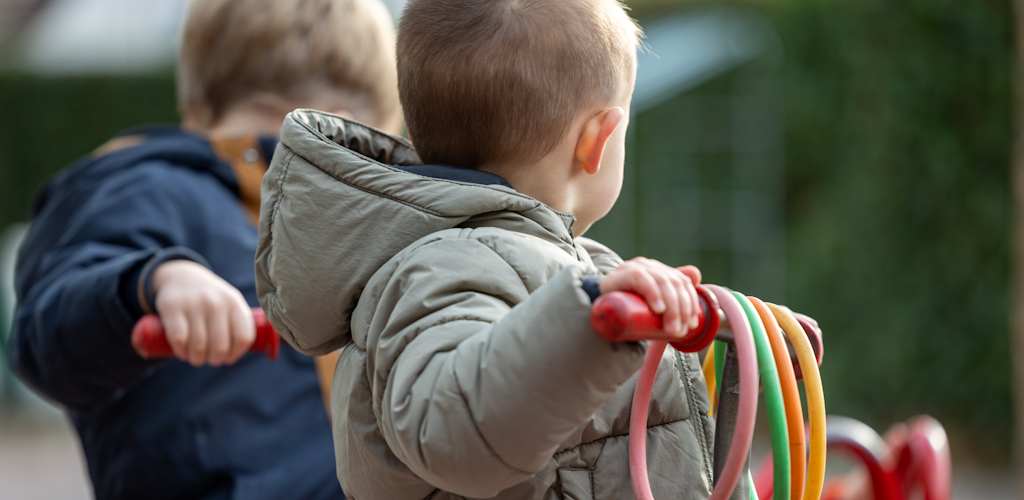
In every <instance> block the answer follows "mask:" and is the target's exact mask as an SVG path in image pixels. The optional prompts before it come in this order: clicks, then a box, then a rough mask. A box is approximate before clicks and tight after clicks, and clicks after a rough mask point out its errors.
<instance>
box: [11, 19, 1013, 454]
mask: <svg viewBox="0 0 1024 500" xmlns="http://www.w3.org/2000/svg"><path fill="white" fill-rule="evenodd" d="M681 3H686V2H677V1H672V0H648V1H646V2H645V1H643V0H634V1H633V2H630V4H631V5H632V6H633V7H634V9H635V12H636V14H637V15H638V16H644V15H654V14H656V13H657V12H658V10H659V9H663V8H678V5H679V4H681ZM686 4H687V5H692V4H693V3H692V2H689V3H686ZM700 5H702V6H703V5H706V3H701V4H700ZM747 7H749V8H752V9H755V10H758V11H760V12H763V13H764V15H765V16H766V17H768V18H769V19H770V20H771V21H772V22H773V23H774V25H775V27H776V29H777V30H778V32H779V34H780V36H781V38H782V42H783V46H784V48H785V54H786V59H785V70H784V71H785V74H784V77H785V83H784V85H785V106H786V112H785V126H786V129H785V147H786V174H785V175H786V229H787V243H786V245H787V252H788V258H787V276H786V282H787V292H786V296H787V302H788V304H789V305H790V306H792V307H793V308H795V309H797V310H800V311H805V312H807V313H809V314H811V315H813V316H815V317H816V318H817V319H818V320H819V321H820V322H821V324H822V325H823V327H824V329H825V333H826V356H825V366H824V368H823V375H824V378H825V383H826V395H827V398H828V399H827V403H828V409H829V411H830V412H831V413H842V414H846V415H850V416H853V417H857V418H861V419H864V420H866V421H868V422H869V423H871V424H873V425H875V426H876V427H877V428H879V429H880V430H882V429H884V427H885V426H886V425H887V424H888V422H891V421H895V420H903V419H905V418H907V417H909V416H910V415H912V414H915V413H930V414H933V415H935V416H937V417H939V418H940V419H942V420H943V422H944V423H946V424H947V426H948V427H949V428H950V429H951V430H952V431H953V435H954V438H955V440H954V445H956V444H957V443H960V442H964V440H965V439H970V440H972V441H973V442H974V443H976V444H980V445H982V446H981V450H980V451H984V452H985V453H988V454H990V455H992V456H995V457H998V458H1006V457H1007V456H1008V452H1009V447H1010V439H1008V436H1009V435H1010V433H1011V427H1012V425H1011V422H1012V420H1011V419H1012V414H1011V398H1010V384H1011V379H1010V372H1011V370H1010V355H1009V271H1010V241H1011V240H1010V234H1011V226H1010V224H1011V217H1010V216H1011V193H1010V186H1009V164H1010V150H1011V130H1012V118H1013V117H1012V110H1013V105H1012V104H1013V99H1012V67H1013V66H1012V61H1013V52H1012V48H1013V36H1012V30H1011V22H1012V21H1011V20H1012V12H1011V5H1010V3H1009V2H1005V1H1003V2H995V1H979V0H971V1H964V0H961V1H955V0H927V1H926V0H908V1H905V2H899V3H893V2H885V1H883V0H860V1H853V0H846V1H840V0H792V1H788V2H783V1H777V2H770V3H755V4H748V5H747ZM174 120H176V113H175V107H174V92H173V81H172V79H171V78H170V77H169V76H163V77H161V76H156V77H145V78H142V77H132V78H74V79H57V80H53V79H43V78H33V77H26V76H11V75H8V76H0V225H4V224H6V223H9V222H12V221H17V220H23V219H24V218H25V214H26V206H27V203H28V201H29V199H30V197H31V194H32V192H33V191H34V190H35V189H36V188H37V187H38V186H39V185H40V184H41V183H42V181H43V180H44V179H45V178H46V177H47V176H48V175H50V174H51V173H52V172H54V171H56V170H57V169H59V168H61V167H62V166H64V165H65V164H67V163H69V162H70V161H72V160H73V159H74V158H76V157H77V156H79V155H81V154H83V153H85V152H88V151H90V150H91V149H93V148H95V147H96V146H98V145H99V144H101V143H102V142H103V141H104V140H106V139H107V138H108V137H109V136H110V135H111V134H113V133H115V132H116V131H118V130H120V129H122V128H124V127H128V126H131V125H135V124H137V123H140V122H153V121H174ZM726 284H727V283H726ZM956 438H959V439H956ZM973 451H976V452H977V451H979V449H975V450H973Z"/></svg>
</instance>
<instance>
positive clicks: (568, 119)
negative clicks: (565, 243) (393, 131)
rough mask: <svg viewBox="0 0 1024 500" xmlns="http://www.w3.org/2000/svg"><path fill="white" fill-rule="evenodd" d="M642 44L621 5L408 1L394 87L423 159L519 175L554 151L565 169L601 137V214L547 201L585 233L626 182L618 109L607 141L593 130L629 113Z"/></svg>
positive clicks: (611, 0) (575, 0) (598, 0)
mask: <svg viewBox="0 0 1024 500" xmlns="http://www.w3.org/2000/svg"><path fill="white" fill-rule="evenodd" d="M639 37H640V30H639V27H638V26H637V25H636V23H635V22H633V20H632V19H630V17H629V16H628V15H627V14H626V12H625V11H624V8H623V6H622V4H621V3H620V2H619V1H618V0H411V1H410V2H409V3H408V5H407V6H406V8H405V11H404V12H403V13H402V20H401V24H400V26H399V33H398V50H397V52H398V53H397V57H398V87H399V96H400V98H401V100H402V106H403V108H404V111H405V118H406V126H407V127H408V129H409V135H410V137H411V138H412V141H413V143H415V145H416V150H417V152H418V153H419V154H420V157H421V158H422V159H423V161H424V162H426V163H446V164H450V165H455V166H459V167H466V168H480V169H486V170H489V171H493V172H495V173H498V174H499V175H503V176H512V177H515V176H516V171H517V170H518V169H521V168H524V167H526V166H530V167H532V166H534V165H536V164H537V163H538V162H540V161H542V160H544V159H545V158H546V157H548V156H549V155H551V154H553V153H554V152H557V151H559V150H560V149H561V150H563V153H567V154H561V155H560V158H561V157H564V158H562V160H565V161H561V163H562V164H565V163H567V162H569V163H571V161H570V157H572V156H573V154H572V153H573V152H575V150H576V149H581V148H582V149H586V146H588V145H589V146H594V142H595V140H596V142H598V143H600V144H598V146H599V147H598V148H597V149H598V151H597V156H596V158H598V159H600V158H601V153H602V151H603V153H604V158H603V161H599V162H598V163H600V166H601V167H602V170H606V171H608V172H607V173H605V174H604V175H602V176H592V177H601V179H602V181H601V182H600V183H597V182H596V179H592V180H588V181H587V182H589V183H590V184H591V185H590V186H589V188H588V189H587V190H586V191H589V193H590V194H591V195H600V196H601V197H603V198H604V201H605V203H604V204H605V205H607V206H587V207H581V206H579V204H578V203H577V204H571V203H570V204H569V205H571V206H567V205H564V204H563V206H562V207H559V206H557V204H558V201H557V200H554V202H553V201H552V200H545V199H542V201H545V202H548V203H549V204H551V205H552V206H555V207H556V208H569V209H573V213H574V214H576V215H577V218H578V219H581V220H580V222H586V224H585V225H583V227H582V228H581V229H585V228H586V226H587V225H589V223H590V222H593V220H596V219H597V218H600V217H601V216H603V215H604V214H605V213H607V211H608V210H609V209H610V208H611V204H612V203H614V199H615V198H616V197H617V196H618V190H619V188H620V186H621V178H622V175H621V169H622V160H623V156H624V154H623V151H622V149H623V143H624V137H625V128H626V127H625V126H624V123H623V124H622V125H623V126H621V127H618V130H616V127H615V126H614V125H617V124H619V123H620V121H621V120H622V119H623V118H622V116H621V113H618V112H614V113H612V114H611V117H610V118H611V119H612V120H611V121H613V122H614V123H609V124H607V125H612V126H611V128H610V129H609V130H607V132H611V131H613V130H614V131H615V134H613V135H612V137H611V138H610V139H609V138H608V137H607V134H605V135H604V136H603V137H601V131H602V130H603V129H604V128H607V127H601V126H600V125H601V123H604V122H605V121H606V118H609V117H608V116H604V115H607V114H608V113H607V112H608V111H610V110H612V109H613V108H615V107H621V108H623V109H624V110H625V113H626V114H628V109H629V102H630V97H631V95H632V88H633V82H634V79H635V75H636V51H637V47H638V45H639ZM599 115H600V116H599ZM592 119H596V121H594V122H593V123H591V124H590V126H588V125H587V123H588V122H589V121H592ZM594 125H596V128H595V126H594ZM590 129H593V130H590ZM588 130H590V131H591V132H592V133H591V135H593V136H595V137H590V138H589V139H588V138H587V137H584V135H587V131H588ZM581 134H582V135H581ZM577 143H579V144H580V145H581V146H580V148H575V147H570V146H576V145H577ZM605 144H607V148H605ZM591 149H592V148H591ZM588 155H589V151H588V152H587V154H584V155H583V156H588ZM576 156H579V155H576ZM589 157H590V158H591V159H593V158H594V156H593V155H589ZM577 163H579V165H578V166H580V167H582V166H583V164H584V163H586V161H585V159H581V161H580V162H577ZM592 170H593V172H592V173H596V172H597V166H596V165H595V166H593V168H592ZM509 180H510V182H512V180H511V179H509ZM548 180H549V181H550V180H552V179H548ZM559 180H562V179H559ZM559 180H556V182H558V181H559ZM564 180H568V179H564ZM584 183H586V182H584ZM512 184H513V186H515V187H516V189H518V190H520V191H524V192H526V190H524V189H522V188H521V187H520V185H519V184H517V183H516V182H512ZM598 184H600V185H598ZM527 194H531V195H534V196H536V195H535V194H534V193H527ZM566 196H570V197H571V195H564V193H563V195H562V196H553V197H556V198H557V197H561V198H564V197H566ZM577 198H578V196H577ZM591 198H595V196H591ZM591 205H594V204H593V203H591ZM581 210H582V211H583V212H594V213H593V214H581V213H580V212H581ZM581 215H583V216H584V217H581ZM584 218H589V219H592V220H589V221H586V220H583V219H584Z"/></svg>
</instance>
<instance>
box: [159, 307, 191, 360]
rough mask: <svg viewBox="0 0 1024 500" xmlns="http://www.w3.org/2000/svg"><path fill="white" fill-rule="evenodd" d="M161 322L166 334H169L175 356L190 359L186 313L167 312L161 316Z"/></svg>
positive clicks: (168, 340)
mask: <svg viewBox="0 0 1024 500" xmlns="http://www.w3.org/2000/svg"><path fill="white" fill-rule="evenodd" d="M160 323H161V324H163V327H164V335H166V336H167V343H168V344H170V345H171V351H173V352H174V357H176V358H178V359H180V360H182V361H187V360H188V318H186V317H185V315H184V314H182V313H180V312H178V313H166V314H163V315H161V316H160Z"/></svg>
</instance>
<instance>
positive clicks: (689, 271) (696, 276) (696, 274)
mask: <svg viewBox="0 0 1024 500" xmlns="http://www.w3.org/2000/svg"><path fill="white" fill-rule="evenodd" d="M676 269H678V270H679V272H681V273H683V274H685V275H686V276H687V277H689V278H690V281H692V282H693V285H694V286H697V285H699V284H700V280H701V278H703V276H701V274H700V269H697V266H683V267H677V268H676Z"/></svg>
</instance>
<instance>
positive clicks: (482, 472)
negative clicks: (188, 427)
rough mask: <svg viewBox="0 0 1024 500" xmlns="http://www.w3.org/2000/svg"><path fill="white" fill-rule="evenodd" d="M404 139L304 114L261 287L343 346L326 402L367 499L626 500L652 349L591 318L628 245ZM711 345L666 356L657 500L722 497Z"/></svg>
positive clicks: (273, 176) (306, 335)
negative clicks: (418, 170) (632, 423)
mask: <svg viewBox="0 0 1024 500" xmlns="http://www.w3.org/2000/svg"><path fill="white" fill-rule="evenodd" d="M418 162H419V159H418V158H417V156H416V154H415V152H414V151H413V149H412V147H411V146H410V145H409V144H408V143H407V142H406V141H404V140H402V139H400V138H396V137H393V136H390V135H387V134H385V133H383V132H380V131H377V130H374V129H371V128H369V127H367V126H365V125H361V124H358V123H355V122H352V121H348V120H345V119H343V118H341V117H338V116H333V115H328V114H325V113H320V112H317V111H310V110H298V111H295V112H293V113H291V114H290V115H289V116H288V118H287V119H286V120H285V123H284V127H283V128H282V131H281V143H280V145H279V146H278V150H277V152H276V153H275V155H274V161H273V164H272V165H271V168H270V170H269V171H268V172H267V174H266V176H265V177H264V181H263V203H262V209H261V210H262V211H261V214H260V216H261V217H260V241H259V249H258V251H257V256H256V275H257V287H258V291H259V295H260V302H261V303H262V304H263V307H264V309H265V310H266V312H267V315H268V317H269V318H270V320H271V321H272V322H273V324H274V326H275V327H277V329H278V331H279V332H280V333H281V334H282V336H283V337H284V338H285V339H286V340H287V341H288V342H289V343H291V344H292V345H293V346H294V347H295V348H297V349H299V350H301V351H303V352H306V353H308V354H322V353H325V352H329V351H331V350H334V349H338V348H342V347H344V350H343V351H342V354H341V359H340V361H339V363H338V366H337V370H336V373H335V377H334V382H333V388H332V395H331V408H332V413H333V426H334V440H335V450H336V455H337V467H338V478H339V479H340V481H341V485H342V488H343V489H344V490H345V492H346V493H347V494H348V495H350V497H351V498H354V499H357V500H378V499H379V500H404V499H423V498H433V499H449V498H460V497H470V498H497V499H561V498H566V499H575V500H582V499H626V498H632V489H631V486H630V478H629V464H628V451H627V450H628V437H627V433H628V426H629V409H630V401H631V399H632V394H633V388H634V384H635V381H636V372H637V370H638V369H639V368H640V365H641V363H642V361H643V355H644V348H645V347H644V344H622V343H619V344H616V343H610V342H607V341H605V340H602V339H601V338H599V337H597V335H595V334H594V332H593V330H592V329H591V327H590V323H589V309H590V305H591V304H590V298H589V297H588V295H587V294H586V293H585V292H584V290H583V289H582V288H581V278H582V277H583V276H585V275H591V274H603V273H606V272H608V271H610V270H612V269H614V268H615V266H617V265H618V264H619V263H621V259H620V258H619V257H618V256H617V255H615V254H614V253H612V252H611V251H610V250H609V249H607V248H606V247H604V246H601V245H599V244H597V243H595V242H593V241H590V240H587V239H585V238H574V237H573V234H572V225H573V222H574V219H573V217H572V215H570V214H566V213H560V212H558V211H555V210H553V209H551V208H550V207H548V206H546V205H544V204H543V203H541V202H539V201H537V200H535V199H532V198H530V197H528V196H525V195H523V194H520V193H518V192H516V191H515V190H513V189H511V188H508V187H505V186H500V185H482V184H470V183H464V182H457V181H452V180H445V179H438V178H432V177H426V176H421V175H417V174H414V173H410V172H407V171H403V170H400V169H398V168H395V167H394V166H393V165H412V164H416V163H418ZM708 404H709V403H708V395H707V390H706V389H705V385H704V381H703V378H702V375H701V371H700V367H699V366H698V364H697V358H696V356H695V355H693V354H687V355H681V354H678V353H676V352H674V351H671V350H669V352H667V353H666V354H665V356H664V358H663V359H662V362H661V368H660V370H659V372H658V377H657V380H656V384H655V387H654V391H653V402H652V404H651V412H650V417H649V421H648V432H647V439H648V444H647V450H648V463H649V467H650V477H651V483H652V486H653V489H654V494H655V496H656V497H657V498H659V499H669V498H671V499H698V498H706V497H707V496H708V495H709V484H710V482H711V479H710V475H711V471H710V470H711V456H710V454H711V451H710V450H711V445H712V443H711V439H712V436H713V422H712V421H710V420H709V419H708V418H707V416H706V415H707V413H708Z"/></svg>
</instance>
